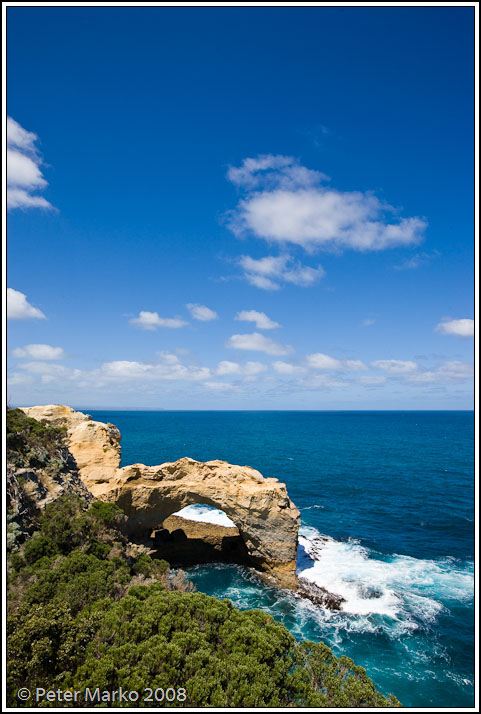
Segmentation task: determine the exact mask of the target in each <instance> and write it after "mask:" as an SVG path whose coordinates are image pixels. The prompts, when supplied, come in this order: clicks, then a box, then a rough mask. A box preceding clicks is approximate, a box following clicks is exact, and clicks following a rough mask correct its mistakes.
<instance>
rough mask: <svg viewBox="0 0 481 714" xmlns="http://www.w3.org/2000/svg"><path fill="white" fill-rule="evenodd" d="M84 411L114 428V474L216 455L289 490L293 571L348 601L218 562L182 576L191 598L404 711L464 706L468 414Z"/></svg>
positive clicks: (468, 601)
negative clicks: (279, 629)
mask: <svg viewBox="0 0 481 714" xmlns="http://www.w3.org/2000/svg"><path fill="white" fill-rule="evenodd" d="M92 416H93V418H94V419H96V420H99V421H110V422H112V423H114V424H116V425H117V426H118V427H119V429H120V431H121V434H122V465H126V464H129V463H135V462H141V463H145V464H149V465H154V464H160V463H162V462H165V461H174V460H176V459H178V458H180V457H183V456H189V457H192V458H194V459H197V460H200V461H208V460H210V459H223V460H225V461H230V462H231V463H234V464H241V465H249V466H252V467H254V468H256V469H258V470H259V471H260V472H261V473H262V474H263V475H264V476H275V477H277V478H279V479H280V480H281V481H284V482H285V483H286V485H287V489H288V492H289V496H290V498H291V499H292V500H293V501H294V503H295V504H296V506H297V507H298V508H299V510H300V512H301V519H302V528H301V532H300V547H299V559H298V568H299V573H300V574H301V576H303V577H307V578H309V579H311V580H314V581H315V582H317V583H319V584H321V585H324V586H325V587H326V588H327V589H328V590H330V591H331V592H337V593H339V594H341V595H343V597H344V598H345V600H346V602H345V604H344V610H343V611H341V612H329V611H326V610H323V609H321V608H319V607H316V606H314V605H313V604H312V603H311V602H309V601H307V600H304V599H301V598H298V597H296V596H294V595H292V594H290V593H285V592H284V591H278V590H275V589H272V588H269V587H267V586H266V585H264V584H262V583H261V582H260V581H259V580H258V579H257V577H255V576H253V575H252V574H251V573H250V572H249V571H247V570H245V569H243V568H240V567H237V566H228V565H225V566H224V565H219V564H217V565H211V566H197V567H195V568H193V569H191V570H189V571H188V576H189V577H190V578H191V579H192V580H193V582H194V583H195V585H196V587H197V589H198V590H200V591H203V592H206V593H208V594H209V595H215V596H216V597H219V598H224V597H226V598H229V599H230V600H232V602H233V603H234V604H235V605H236V606H237V607H239V608H241V609H245V608H261V609H263V610H266V611H268V612H270V613H271V614H272V615H273V616H274V617H275V618H276V619H278V620H280V621H281V622H283V623H284V624H285V625H286V627H287V628H288V629H289V630H290V631H291V632H292V633H293V634H294V635H295V636H296V637H298V638H308V639H311V640H324V641H325V642H327V643H328V644H329V645H330V646H331V647H332V648H333V650H334V651H335V653H336V654H340V653H343V654H346V655H348V656H349V657H352V658H353V659H354V661H355V662H356V663H357V664H359V665H362V666H363V667H365V668H366V670H367V672H368V674H369V676H370V677H371V678H372V679H373V680H374V682H375V683H376V685H377V686H378V688H379V689H380V690H381V691H382V692H384V693H386V694H388V693H393V694H395V695H396V696H397V697H398V699H400V701H401V702H402V703H403V704H404V706H409V707H428V706H429V707H469V706H473V703H474V702H473V696H474V695H473V677H474V675H473V670H474V652H473V630H474V608H473V559H474V491H473V489H474V466H473V462H474V416H473V413H472V412H453V411H449V412H439V411H437V412H429V411H425V412H412V411H410V412H372V411H369V412H359V411H356V412H340V411H336V412H248V411H243V412H168V411H162V412H141V411H130V412H127V411H123V412H120V411H95V412H92ZM321 535H323V536H327V537H328V538H327V540H323V539H320V536H321Z"/></svg>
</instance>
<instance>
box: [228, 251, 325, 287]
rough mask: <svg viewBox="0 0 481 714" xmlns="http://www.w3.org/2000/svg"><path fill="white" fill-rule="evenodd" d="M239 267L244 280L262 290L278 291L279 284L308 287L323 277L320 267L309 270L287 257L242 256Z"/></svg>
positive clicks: (307, 267) (323, 273)
mask: <svg viewBox="0 0 481 714" xmlns="http://www.w3.org/2000/svg"><path fill="white" fill-rule="evenodd" d="M239 265H240V266H241V268H243V270H244V278H245V279H246V280H247V281H248V282H249V283H250V284H251V285H255V286H256V287H257V288H261V289H262V290H279V288H280V287H281V285H280V283H291V284H293V285H299V286H301V287H308V286H310V285H313V284H314V283H315V282H316V281H317V280H319V279H320V278H322V277H324V275H325V271H324V268H323V267H322V266H321V265H318V266H317V267H316V268H311V267H310V266H308V265H302V264H301V263H298V262H296V261H294V260H293V259H292V258H291V256H289V255H276V256H274V255H267V256H265V257H264V258H258V259H256V258H251V257H250V256H249V255H242V256H241V257H240V258H239Z"/></svg>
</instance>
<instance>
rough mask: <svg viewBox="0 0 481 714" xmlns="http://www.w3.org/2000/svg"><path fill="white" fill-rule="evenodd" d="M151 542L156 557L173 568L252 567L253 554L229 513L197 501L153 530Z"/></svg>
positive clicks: (153, 554) (173, 514) (175, 513)
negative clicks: (222, 565)
mask: <svg viewBox="0 0 481 714" xmlns="http://www.w3.org/2000/svg"><path fill="white" fill-rule="evenodd" d="M198 518H201V519H202V520H198ZM151 539H152V546H153V549H154V552H153V553H152V556H153V557H156V558H163V559H165V560H168V561H169V563H170V564H171V565H173V566H180V565H184V566H189V565H196V564H201V563H214V562H223V563H236V564H239V565H248V564H249V552H248V549H247V546H246V544H245V542H244V539H243V537H242V535H241V533H240V531H239V529H238V528H237V527H236V525H235V524H234V522H233V521H232V519H230V518H229V517H228V516H227V514H226V513H225V511H223V510H222V509H220V508H218V507H217V506H213V505H211V504H207V503H202V502H201V503H199V502H198V501H194V502H193V503H192V504H189V505H187V506H185V507H183V508H182V509H181V510H180V511H179V510H177V511H176V512H174V513H172V514H171V515H170V516H168V517H167V518H164V520H163V522H162V523H161V524H159V527H158V528H155V529H153V531H152V533H151Z"/></svg>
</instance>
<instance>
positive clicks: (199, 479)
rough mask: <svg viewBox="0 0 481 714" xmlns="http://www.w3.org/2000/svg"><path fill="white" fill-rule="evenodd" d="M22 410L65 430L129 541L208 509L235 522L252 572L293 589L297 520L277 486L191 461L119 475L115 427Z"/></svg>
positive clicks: (66, 413) (222, 465)
mask: <svg viewBox="0 0 481 714" xmlns="http://www.w3.org/2000/svg"><path fill="white" fill-rule="evenodd" d="M24 411H25V412H26V413H27V414H28V415H29V416H32V417H34V418H36V419H47V420H48V421H53V422H61V423H64V424H66V426H67V430H68V438H69V447H70V450H71V452H72V454H73V456H74V458H76V459H77V463H78V466H79V474H80V478H81V479H82V481H83V482H84V484H85V486H86V487H87V488H88V489H89V491H91V493H92V494H93V495H94V496H95V497H96V498H100V499H102V500H105V501H113V502H115V503H117V504H118V505H119V506H120V507H121V508H122V509H123V511H124V512H125V514H126V516H127V528H128V531H129V532H130V533H131V534H132V535H134V534H138V535H140V534H146V533H147V532H148V531H151V530H152V529H154V528H156V527H157V526H158V525H159V524H160V523H162V522H163V521H164V520H165V519H166V518H168V517H169V516H171V515H172V514H174V513H176V512H177V511H179V510H180V509H182V508H184V506H188V505H191V504H195V503H205V504H208V505H211V506H214V507H216V508H219V509H220V510H221V511H224V513H226V514H227V516H229V518H230V519H231V520H232V521H233V522H234V523H235V525H236V527H237V528H238V529H239V532H240V534H241V536H242V538H243V540H244V543H245V545H246V548H247V551H248V554H249V559H250V562H251V564H252V565H253V566H255V567H257V568H258V569H260V570H264V571H267V572H269V573H271V574H272V575H274V576H275V578H276V579H277V581H278V582H280V583H281V584H284V585H286V586H289V587H293V586H294V583H295V567H296V552H297V536H298V530H299V523H300V514H299V511H298V510H297V508H296V507H295V505H294V504H293V503H292V501H291V500H290V499H289V496H288V494H287V489H286V486H285V484H283V483H280V482H279V481H278V479H276V478H264V477H263V476H262V474H261V473H259V471H256V470H255V469H253V468H251V467H250V466H236V465H233V464H229V463H227V462H225V461H217V460H216V461H207V462H200V461H195V460H194V459H190V458H183V459H179V460H178V461H175V462H172V463H164V464H160V465H159V466H146V465H144V464H133V465H131V466H125V467H123V468H119V465H120V433H119V431H118V429H116V427H114V426H113V425H111V424H107V425H106V424H102V423H101V422H95V421H92V419H91V417H90V416H89V415H86V414H82V413H81V412H75V411H74V410H73V409H70V408H69V407H64V406H59V405H48V406H44V407H32V408H28V409H24Z"/></svg>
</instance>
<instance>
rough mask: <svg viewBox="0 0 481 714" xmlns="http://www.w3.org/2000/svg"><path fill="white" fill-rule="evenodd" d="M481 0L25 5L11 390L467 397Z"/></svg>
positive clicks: (156, 403) (15, 38) (164, 399)
mask: <svg viewBox="0 0 481 714" xmlns="http://www.w3.org/2000/svg"><path fill="white" fill-rule="evenodd" d="M473 13H474V10H473V8H469V7H427V8H421V7H411V8H409V7H400V8H381V7H379V8H377V7H373V8H367V7H356V8H348V7H344V8H322V7H320V8H313V7H311V8H300V7H299V8H297V7H296V8H288V7H278V8H276V7H268V8H253V7H250V8H233V7H231V8H220V7H213V8H201V7H196V8H187V7H181V8H154V7H149V8H140V7H139V8H86V7H84V8H74V7H69V8H60V7H50V8H48V7H10V8H8V10H7V23H8V25H7V32H8V34H7V59H8V67H7V81H8V85H7V91H8V94H7V99H8V106H7V109H8V116H9V117H10V118H11V120H9V122H8V134H9V139H8V143H9V146H8V148H9V159H8V178H9V189H8V193H9V204H10V207H9V212H8V287H9V288H10V291H9V302H10V305H9V314H10V319H9V324H8V348H9V365H8V376H9V388H8V399H9V401H10V403H12V404H25V405H29V404H41V403H52V402H54V403H65V404H70V405H72V406H77V407H83V408H91V409H93V408H95V407H103V406H105V407H118V408H122V407H136V408H141V407H145V408H166V409H470V408H472V389H473V385H472V362H473V337H472V331H473V322H472V320H473V317H474V315H473V272H474V271H473V264H474V259H473ZM199 306H200V307H199ZM202 308H208V309H207V310H206V309H202Z"/></svg>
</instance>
